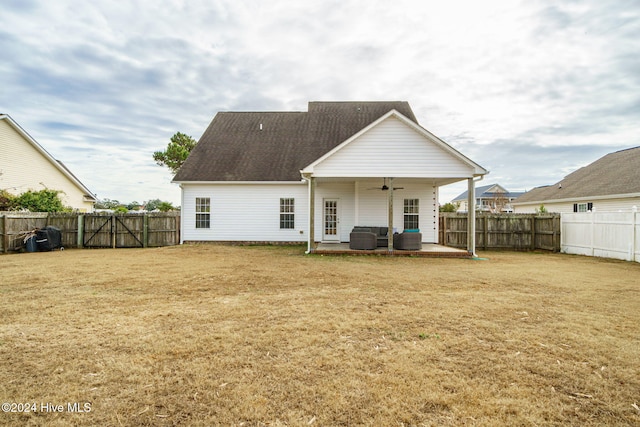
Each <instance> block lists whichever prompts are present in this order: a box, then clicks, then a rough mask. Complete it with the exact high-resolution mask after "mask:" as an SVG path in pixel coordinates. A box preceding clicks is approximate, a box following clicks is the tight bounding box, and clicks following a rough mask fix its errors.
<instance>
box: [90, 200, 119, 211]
mask: <svg viewBox="0 0 640 427" xmlns="http://www.w3.org/2000/svg"><path fill="white" fill-rule="evenodd" d="M121 205H122V203H120V202H119V201H117V200H111V199H102V200H98V201H97V202H96V204H95V206H94V207H95V208H96V209H115V208H117V207H118V206H121Z"/></svg>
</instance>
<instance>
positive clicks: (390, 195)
mask: <svg viewBox="0 0 640 427" xmlns="http://www.w3.org/2000/svg"><path fill="white" fill-rule="evenodd" d="M387 205H388V207H389V221H388V222H389V231H388V233H389V234H388V236H389V240H388V243H387V250H388V251H389V252H392V251H393V178H389V189H388V190H387Z"/></svg>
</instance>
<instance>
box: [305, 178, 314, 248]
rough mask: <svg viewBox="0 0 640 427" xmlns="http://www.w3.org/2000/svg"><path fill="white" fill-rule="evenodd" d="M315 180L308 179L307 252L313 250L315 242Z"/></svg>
mask: <svg viewBox="0 0 640 427" xmlns="http://www.w3.org/2000/svg"><path fill="white" fill-rule="evenodd" d="M315 217H316V179H315V178H314V177H311V178H309V247H308V248H307V249H308V251H309V252H311V250H313V249H314V248H315V241H316V233H315V230H316V218H315Z"/></svg>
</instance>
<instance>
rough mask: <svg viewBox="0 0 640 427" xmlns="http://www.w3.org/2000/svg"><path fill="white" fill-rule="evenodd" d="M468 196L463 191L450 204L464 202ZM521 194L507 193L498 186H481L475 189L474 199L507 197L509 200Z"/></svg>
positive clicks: (467, 192)
mask: <svg viewBox="0 0 640 427" xmlns="http://www.w3.org/2000/svg"><path fill="white" fill-rule="evenodd" d="M468 194H469V191H468V190H467V191H464V192H462V193H461V194H460V195H458V197H456V198H455V199H453V200H452V202H460V201H466V200H467V198H468V196H467V195H468ZM521 194H523V193H522V192H519V191H508V190H507V189H506V188H504V187H503V186H501V185H500V184H489V185H483V186H481V187H476V188H475V196H476V199H479V198H486V199H491V198H494V197H508V198H510V199H511V198H515V197H518V196H520V195H521Z"/></svg>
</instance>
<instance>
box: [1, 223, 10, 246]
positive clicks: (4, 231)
mask: <svg viewBox="0 0 640 427" xmlns="http://www.w3.org/2000/svg"><path fill="white" fill-rule="evenodd" d="M2 252H4V253H5V254H6V253H7V252H9V233H8V232H7V216H6V215H2Z"/></svg>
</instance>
